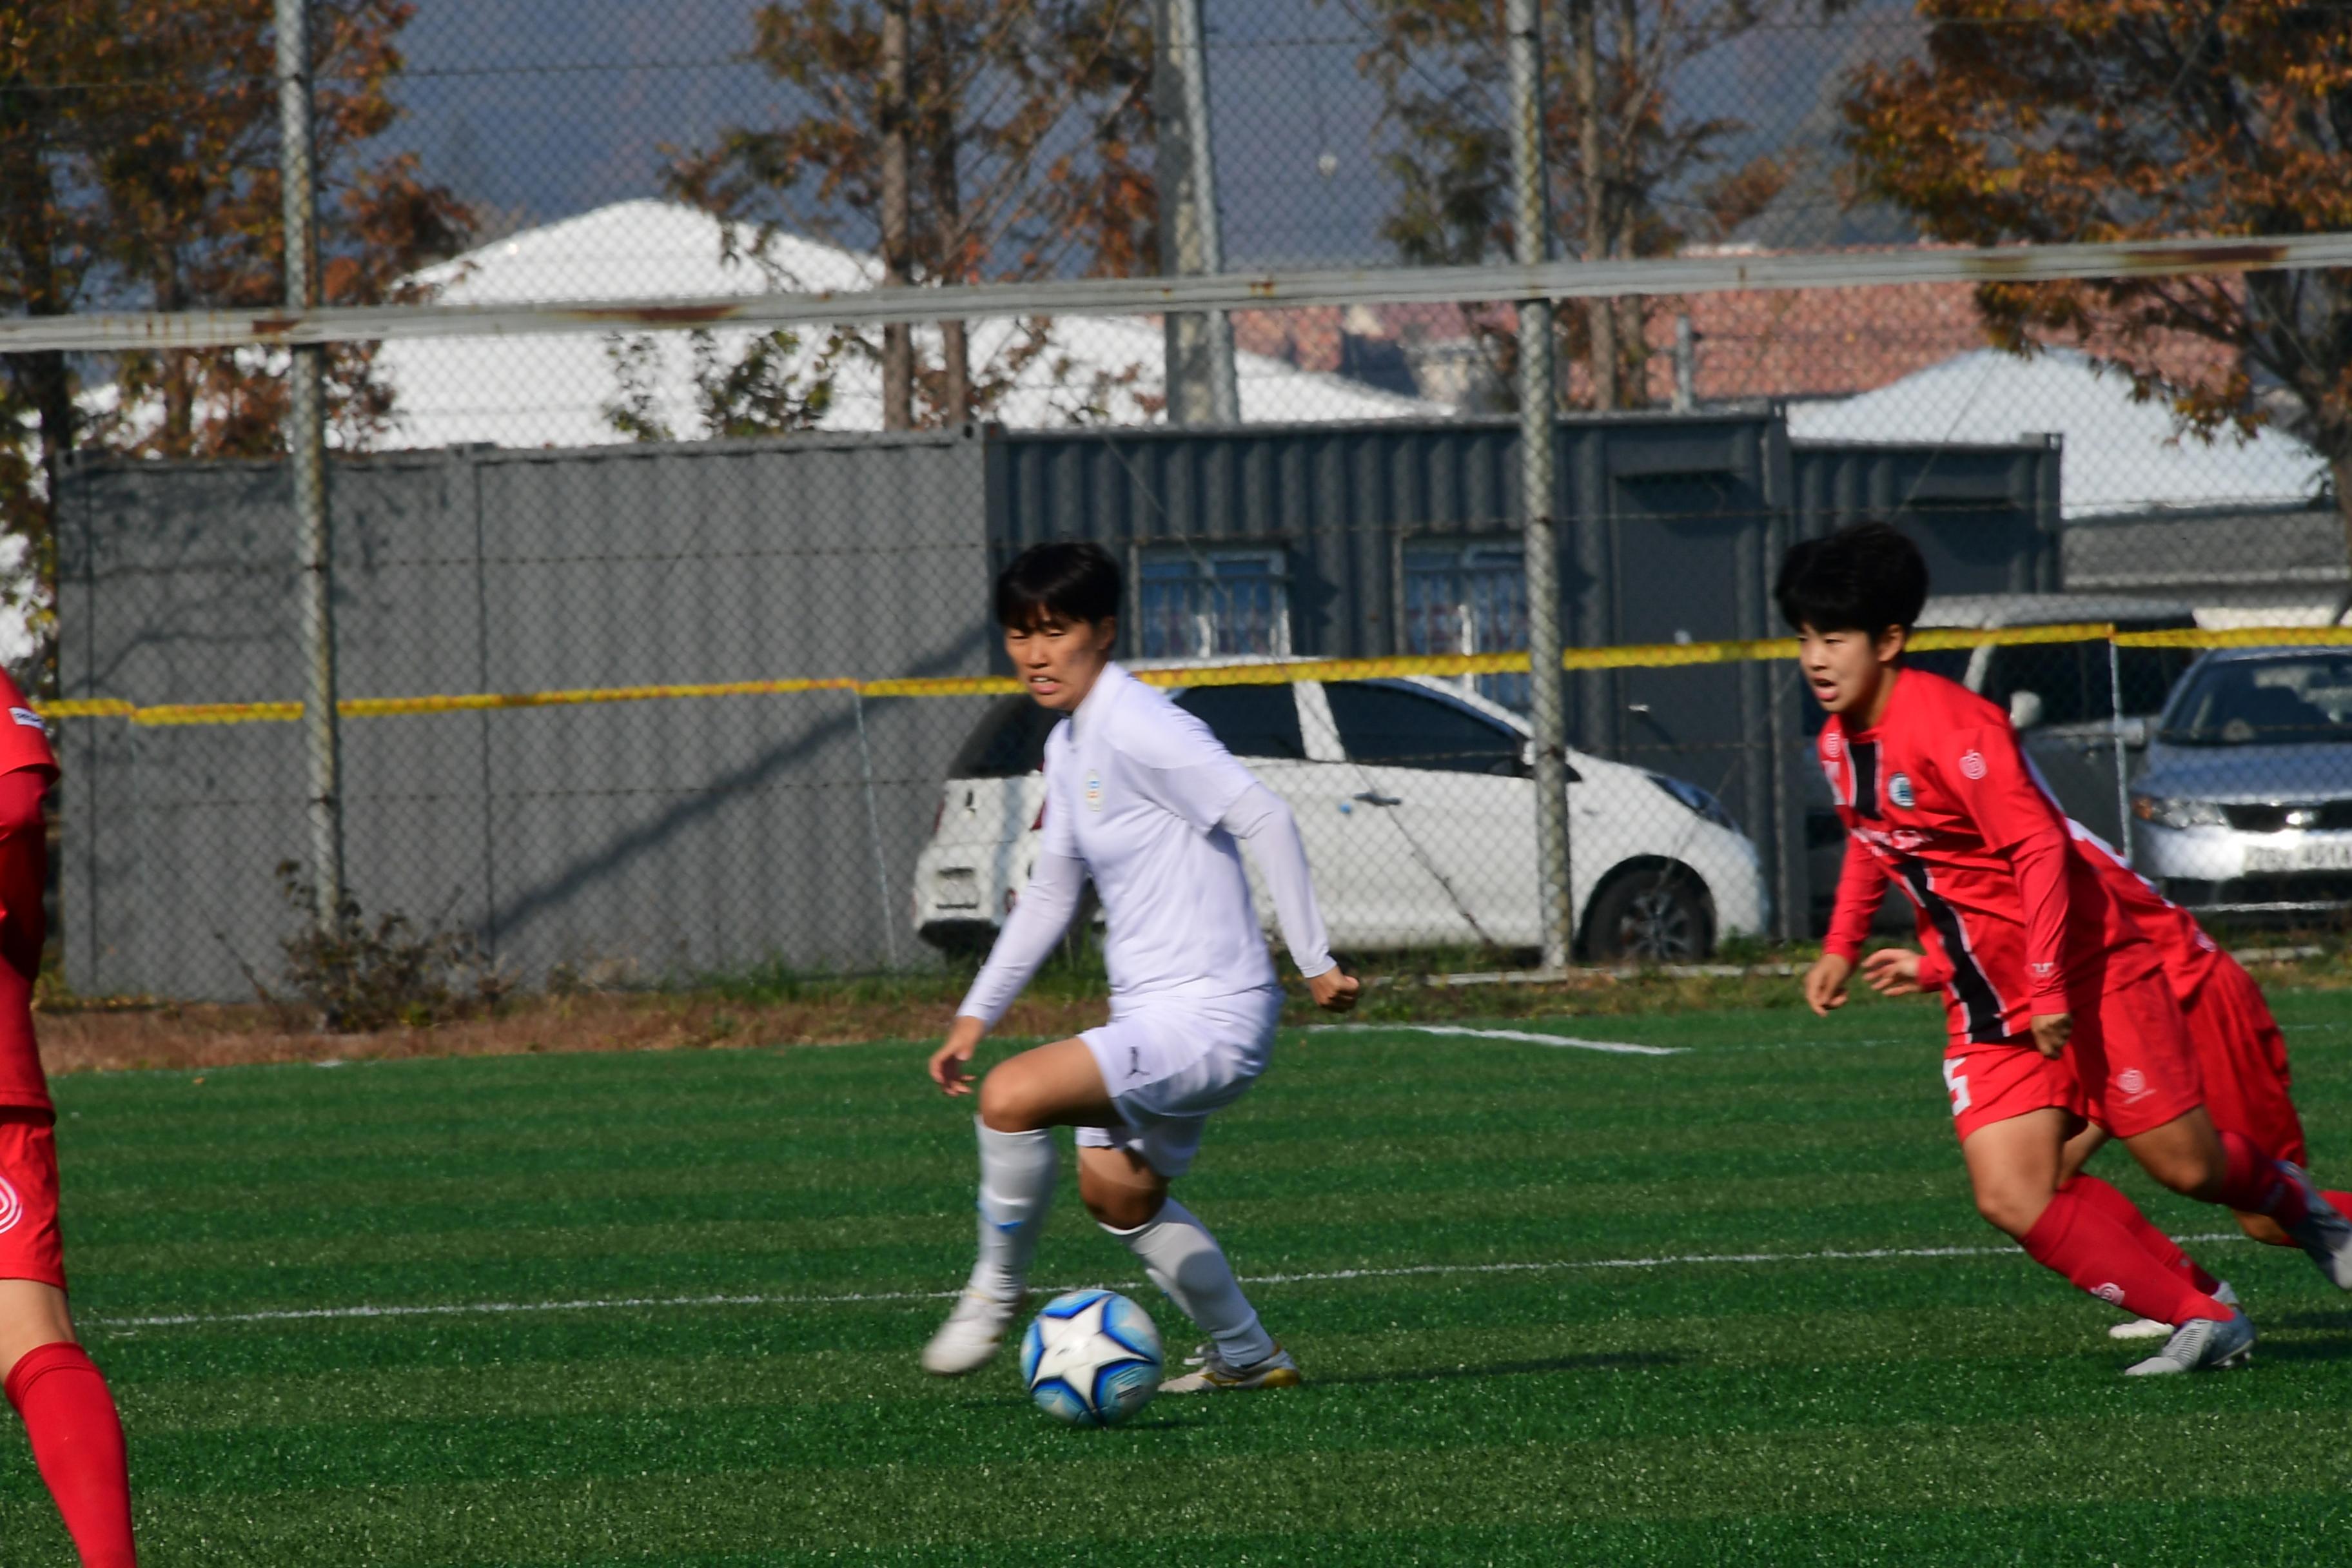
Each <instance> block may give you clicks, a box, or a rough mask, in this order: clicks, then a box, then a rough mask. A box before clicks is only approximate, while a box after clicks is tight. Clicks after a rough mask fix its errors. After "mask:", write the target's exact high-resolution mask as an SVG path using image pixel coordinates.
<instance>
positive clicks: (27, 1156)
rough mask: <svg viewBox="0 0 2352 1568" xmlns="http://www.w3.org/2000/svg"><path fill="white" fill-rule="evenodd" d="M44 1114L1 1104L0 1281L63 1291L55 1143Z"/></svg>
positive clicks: (63, 1261) (55, 1137) (47, 1115)
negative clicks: (35, 1282)
mask: <svg viewBox="0 0 2352 1568" xmlns="http://www.w3.org/2000/svg"><path fill="white" fill-rule="evenodd" d="M49 1122H50V1117H49V1113H48V1112H47V1111H46V1110H35V1109H33V1108H32V1107H29V1106H0V1279H37V1280H39V1281H40V1282H41V1283H42V1284H44V1285H54V1286H56V1287H57V1288H58V1289H60V1290H62V1289H65V1288H66V1258H65V1249H64V1248H63V1247H61V1246H60V1245H59V1244H58V1141H57V1134H56V1132H55V1131H54V1130H53V1129H52V1128H51V1127H50V1125H49Z"/></svg>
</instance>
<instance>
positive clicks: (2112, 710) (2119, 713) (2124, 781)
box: [2107, 634, 2132, 860]
mask: <svg viewBox="0 0 2352 1568" xmlns="http://www.w3.org/2000/svg"><path fill="white" fill-rule="evenodd" d="M2107 708H2108V710H2109V711H2108V722H2109V723H2110V724H2112V725H2113V726H2114V728H2115V737H2116V840H2117V847H2119V848H2121V849H2122V850H2123V852H2124V858H2125V859H2126V860H2129V859H2130V858H2131V850H2132V826H2131V762H2130V759H2128V758H2127V757H2126V756H2125V755H2124V676H2123V658H2122V656H2121V655H2120V654H2118V653H2117V652H2116V639H2115V637H2114V636H2113V635H2112V634H2110V635H2109V637H2107Z"/></svg>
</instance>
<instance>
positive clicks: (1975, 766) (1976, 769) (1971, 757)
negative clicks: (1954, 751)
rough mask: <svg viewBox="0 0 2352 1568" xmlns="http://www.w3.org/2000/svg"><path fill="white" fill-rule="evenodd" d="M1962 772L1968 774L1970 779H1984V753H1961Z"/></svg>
mask: <svg viewBox="0 0 2352 1568" xmlns="http://www.w3.org/2000/svg"><path fill="white" fill-rule="evenodd" d="M1960 772H1962V773H1966V774H1968V775H1969V777H1970V778H1972V779H1980V778H1982V777H1984V776H1985V760H1984V753H1983V752H1961V753H1960Z"/></svg>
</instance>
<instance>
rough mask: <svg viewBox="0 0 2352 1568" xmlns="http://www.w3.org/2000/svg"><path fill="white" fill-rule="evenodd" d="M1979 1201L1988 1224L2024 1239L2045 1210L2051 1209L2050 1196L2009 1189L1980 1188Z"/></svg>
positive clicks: (1979, 1210) (1980, 1211) (2002, 1231)
mask: <svg viewBox="0 0 2352 1568" xmlns="http://www.w3.org/2000/svg"><path fill="white" fill-rule="evenodd" d="M1976 1199H1977V1213H1978V1214H1979V1215H1983V1216H1984V1222H1985V1223H1986V1224H1987V1225H1989V1226H1992V1227H1993V1229H1995V1230H1997V1231H2000V1233H2001V1234H2002V1235H2004V1236H2013V1237H2018V1238H2019V1239H2021V1240H2022V1239H2023V1238H2024V1236H2025V1233H2026V1232H2027V1231H2029V1230H2032V1228H2033V1222H2034V1221H2036V1220H2038V1219H2040V1218H2041V1217H2042V1210H2043V1209H2045V1208H2047V1207H2049V1206H2050V1194H2047V1193H2038V1194H2027V1193H2024V1192H2021V1191H2018V1190H2016V1189H2014V1188H2007V1187H2002V1188H1995V1189H1992V1190H1990V1191H1988V1190H1983V1189H1979V1191H1978V1193H1977V1194H1976Z"/></svg>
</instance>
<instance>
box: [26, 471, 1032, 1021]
mask: <svg viewBox="0 0 2352 1568" xmlns="http://www.w3.org/2000/svg"><path fill="white" fill-rule="evenodd" d="M333 485H334V498H335V506H336V520H337V530H338V531H337V561H336V572H337V579H336V614H337V617H338V622H337V644H338V649H339V653H340V657H341V684H342V691H343V695H344V696H345V697H347V698H359V697H391V696H414V695H419V694H432V693H457V692H473V691H492V692H530V691H541V690H547V689H576V688H583V687H596V686H624V685H625V686H642V685H646V684H651V683H656V682H663V681H675V682H698V683H700V682H722V681H738V680H758V679H777V678H788V677H801V676H807V675H813V674H815V675H852V676H879V675H910V674H938V675H969V674H976V673H980V672H981V671H982V669H983V668H984V667H985V659H986V657H987V655H986V627H985V624H984V614H983V611H984V605H982V604H980V603H975V601H976V600H977V599H978V598H979V597H980V595H978V592H977V590H976V588H975V584H982V583H984V581H985V577H986V573H987V569H988V568H987V561H986V558H985V552H984V547H983V543H982V530H981V527H980V521H979V516H978V498H979V497H980V495H981V494H982V454H981V444H980V442H979V441H978V440H977V439H976V438H971V437H915V438H889V439H883V438H870V439H869V438H855V437H853V438H845V439H833V438H814V439H808V440H801V441H794V442H793V443H791V444H789V445H786V444H780V443H775V442H720V443H710V444H706V445H698V446H695V447H603V448H596V449H592V450H589V451H582V452H503V451H492V450H477V451H462V452H447V453H419V454H414V455H400V456H392V457H383V458H366V459H362V460H340V461H338V462H336V463H335V465H334V468H333ZM293 538H294V529H293V520H292V515H291V510H290V508H289V503H288V492H287V488H286V483H285V479H284V475H283V472H282V470H280V469H278V468H275V467H273V466H268V465H256V464H232V463H223V464H203V465H189V466H178V465H173V466H165V465H161V464H122V463H93V464H86V465H84V466H83V467H81V468H79V470H77V471H76V472H75V474H74V475H73V476H72V477H71V479H70V480H69V482H68V486H67V494H66V505H65V507H64V508H63V511H62V520H61V528H60V534H59V546H60V605H59V617H60V622H61V626H62V627H63V637H62V640H61V647H60V672H61V677H62V693H63V695H65V696H68V697H112V698H125V699H129V700H132V701H135V702H138V703H140V704H142V705H152V704H155V703H163V702H184V701H270V700H277V701H283V700H291V699H299V696H300V687H299V670H300V668H301V660H300V658H299V647H298V644H297V604H298V601H297V598H296V595H295V592H294V588H295V574H294V571H293V567H292V562H291V553H292V552H291V548H290V546H291V542H292V541H293ZM959 606H961V607H963V608H962V609H961V613H954V614H942V613H940V612H941V610H942V609H943V608H950V609H952V608H956V607H959ZM859 706H860V705H859V704H857V703H856V702H855V701H853V700H852V699H851V698H850V696H849V695H848V694H846V693H844V692H840V691H818V692H811V693H805V694H797V695H758V696H741V697H719V698H704V699H699V700H665V701H629V702H606V703H594V704H578V705H556V706H545V707H530V708H522V709H511V710H499V711H494V712H478V711H477V712H448V713H436V714H420V715H406V716H394V717H382V718H365V719H353V720H350V721H346V722H345V724H344V725H343V747H344V761H343V776H344V778H345V780H346V786H345V791H346V815H345V836H346V842H347V855H348V861H349V867H350V882H351V885H352V888H353V889H355V890H356V891H357V892H358V893H359V894H360V895H361V897H362V899H363V900H364V901H365V903H366V905H367V907H368V908H369V909H370V910H403V911H405V912H407V913H409V914H410V915H412V916H415V917H418V918H420V919H425V918H432V917H436V916H437V917H442V918H446V920H448V921H451V922H452V923H454V924H457V925H462V926H465V927H467V928H470V929H474V930H477V931H481V932H483V933H484V934H485V935H486V936H488V938H489V939H490V941H491V942H493V943H494V945H495V947H496V949H497V951H498V953H499V956H500V958H501V959H502V960H504V961H505V962H506V963H509V965H510V966H511V967H513V968H514V969H516V970H517V971H519V972H520V973H523V974H525V975H527V976H531V977H536V976H538V975H541V974H543V973H545V972H546V971H547V970H548V969H549V968H550V967H551V965H554V964H558V963H563V964H570V965H573V966H575V967H582V968H592V967H594V966H597V965H599V964H604V963H611V964H613V965H614V967H616V968H617V969H619V970H621V971H622V972H625V973H635V974H636V975H638V976H641V977H643V976H649V975H652V974H655V973H660V972H662V971H665V970H668V969H681V970H692V969H706V968H715V967H721V966H728V965H736V964H745V963H755V962H760V961H763V960H769V959H775V960H779V961H782V962H785V963H792V964H796V965H806V966H813V967H814V966H827V967H853V966H859V965H866V964H871V963H875V962H876V961H877V959H880V958H883V957H885V956H887V954H888V953H890V952H896V953H897V954H898V956H899V957H900V958H901V959H905V958H908V957H911V956H914V955H915V953H916V944H915V942H914V941H913V939H912V937H911V934H910V933H909V932H908V930H907V918H908V910H907V907H906V894H905V889H906V887H907V885H908V876H909V874H910V872H911V868H912V864H913V859H914V855H915V853H916V850H917V849H918V848H919V846H920V843H921V841H922V838H923V836H924V832H925V830H926V828H927V827H928V825H929V813H930V809H931V806H932V805H933V803H934V801H935V800H936V797H937V794H938V772H937V770H938V768H939V766H940V762H941V760H942V759H943V758H944V756H945V755H946V754H947V753H948V752H950V751H951V750H952V749H953V747H954V744H955V742H956V741H957V739H959V738H960V736H961V732H962V731H963V729H964V728H965V726H966V725H967V724H968V723H969V721H970V713H971V707H970V705H969V704H961V703H955V702H931V703H919V702H873V703H866V704H864V705H863V708H864V712H863V715H862V717H863V719H864V721H865V726H864V727H865V738H866V751H865V752H861V747H860V733H859V731H860V725H859V721H860V718H861V714H860V712H859ZM59 743H60V747H61V750H62V752H63V756H62V759H61V760H62V761H63V762H64V764H65V767H66V772H67V776H68V783H67V786H66V788H67V792H68V794H67V797H66V803H65V807H66V808H65V812H64V816H65V844H64V851H63V857H62V863H61V868H60V869H61V885H60V895H61V896H60V905H61V910H62V923H63V926H64V932H63V935H64V938H65V942H66V946H65V953H66V963H67V973H68V975H69V976H70V978H71V980H72V983H73V984H75V985H76V986H78V987H80V988H82V989H85V990H89V991H91V992H95V993H119V992H152V993H154V994H168V995H179V996H221V995H231V994H237V993H238V992H239V991H240V990H241V989H242V988H243V986H244V978H243V975H242V973H241V970H240V965H242V964H250V965H251V966H253V967H254V968H255V969H256V970H257V971H259V972H261V973H264V974H265V975H268V974H274V973H276V972H277V969H278V952H277V943H278V940H279V939H280V938H281V937H283V936H284V935H285V934H287V933H288V932H289V931H291V930H293V929H296V923H297V922H296V917H295V916H294V914H293V912H292V911H290V910H288V909H287V908H286V907H285V906H284V905H283V904H282V903H281V902H280V901H278V899H277V898H276V896H275V894H274V892H273V889H272V883H273V879H274V874H275V871H274V868H276V867H277V866H278V863H279V862H281V861H285V860H289V859H295V858H299V857H300V856H301V855H302V854H303V852H304V848H305V839H304V835H303V829H302V823H303V799H304V794H305V787H306V785H305V777H306V775H305V772H304V764H303V756H302V751H301V740H300V735H299V730H298V727H297V726H295V725H291V724H286V723H242V724H234V725H203V726H187V727H168V728H166V727H137V726H131V725H129V724H125V723H123V722H121V721H111V720H100V721H72V722H70V723H68V724H66V725H65V726H63V729H62V731H61V734H60V740H59ZM866 754H870V756H871V758H872V769H873V773H874V774H875V777H876V781H877V791H876V796H877V805H876V815H877V816H878V818H879V820H880V823H881V826H882V829H883V843H882V846H881V848H882V858H883V861H884V866H883V868H881V869H880V871H879V872H878V874H877V866H876V863H875V860H876V856H875V836H874V834H873V832H872V831H871V830H870V827H869V821H868V816H867V808H866V798H865V793H864V790H863V788H862V782H863V776H864V773H865V763H864V757H865V755H866ZM886 920H887V921H888V922H889V927H890V929H889V930H888V931H887V933H886V930H885V921H886Z"/></svg>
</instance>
